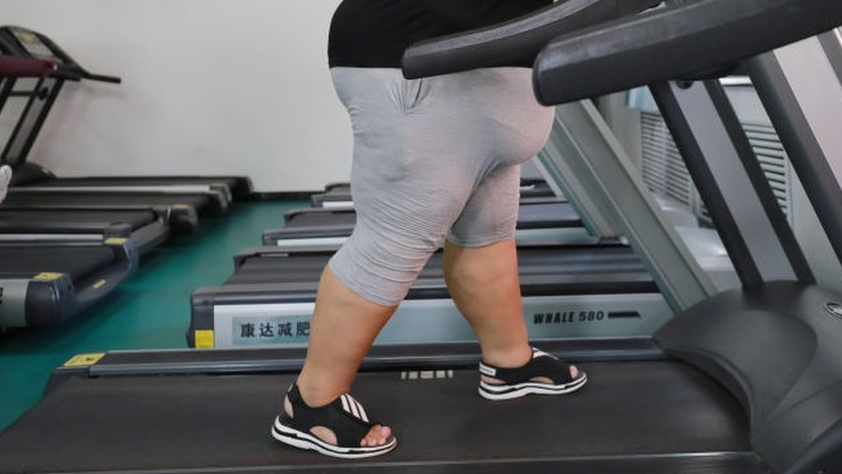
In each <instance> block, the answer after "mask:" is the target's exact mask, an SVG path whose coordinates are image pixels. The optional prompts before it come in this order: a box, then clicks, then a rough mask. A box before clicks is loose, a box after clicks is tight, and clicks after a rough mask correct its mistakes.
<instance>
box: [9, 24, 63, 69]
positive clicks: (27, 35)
mask: <svg viewBox="0 0 842 474" xmlns="http://www.w3.org/2000/svg"><path fill="white" fill-rule="evenodd" d="M9 32H10V33H11V35H12V36H13V37H14V39H15V40H17V43H18V45H19V46H20V47H21V48H23V49H24V50H25V51H26V52H27V53H28V54H29V55H30V56H31V57H33V58H35V59H45V60H47V61H51V62H54V63H59V64H61V63H64V62H65V58H60V57H58V56H57V55H56V54H55V53H53V50H52V49H50V47H49V46H47V45H46V44H45V43H44V41H42V40H41V37H40V36H38V34H37V33H35V32H32V31H29V30H27V29H25V28H20V27H17V26H11V27H9Z"/></svg>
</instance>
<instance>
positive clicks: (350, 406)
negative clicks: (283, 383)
mask: <svg viewBox="0 0 842 474" xmlns="http://www.w3.org/2000/svg"><path fill="white" fill-rule="evenodd" d="M272 436H273V437H274V438H275V439H277V440H278V441H280V442H282V443H285V444H288V445H290V446H295V447H297V448H302V449H311V450H314V451H317V452H320V453H322V454H325V455H327V456H333V457H340V458H365V457H372V456H379V455H381V454H386V453H387V452H389V451H391V450H392V449H394V448H395V446H397V440H396V439H395V437H394V436H392V431H391V429H390V428H389V427H387V426H383V425H381V424H379V423H372V422H370V421H369V419H368V415H367V413H366V411H365V409H364V408H363V406H362V405H361V404H360V403H359V402H357V401H356V400H355V399H354V398H353V397H351V395H348V394H344V395H342V396H340V397H339V398H337V399H336V400H334V401H333V402H331V403H329V404H327V405H324V406H321V407H317V408H313V407H310V406H309V405H307V403H306V402H305V401H304V399H303V398H302V397H301V393H300V392H299V390H298V387H297V386H295V385H293V386H292V387H291V388H290V391H289V393H287V396H286V398H285V399H284V411H283V414H282V415H280V416H279V417H278V418H276V419H275V424H274V426H273V428H272Z"/></svg>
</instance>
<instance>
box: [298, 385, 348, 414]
mask: <svg viewBox="0 0 842 474" xmlns="http://www.w3.org/2000/svg"><path fill="white" fill-rule="evenodd" d="M296 385H298V392H299V393H300V394H301V401H302V402H304V404H305V405H307V406H308V407H310V408H319V407H323V406H325V405H329V404H331V403H333V401H334V400H336V399H337V398H339V397H340V396H341V395H342V394H344V393H348V390H347V389H346V390H343V389H340V388H335V387H326V386H325V385H322V384H314V383H308V382H307V381H302V380H301V379H300V378H299V379H298V381H297V382H296Z"/></svg>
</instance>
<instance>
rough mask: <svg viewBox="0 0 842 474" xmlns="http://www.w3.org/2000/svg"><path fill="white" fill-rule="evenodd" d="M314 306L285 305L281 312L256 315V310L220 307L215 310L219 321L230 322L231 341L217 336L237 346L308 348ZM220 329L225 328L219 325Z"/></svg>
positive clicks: (252, 308) (306, 304)
mask: <svg viewBox="0 0 842 474" xmlns="http://www.w3.org/2000/svg"><path fill="white" fill-rule="evenodd" d="M314 306H315V305H313V304H312V303H305V304H290V305H285V306H284V307H283V310H281V311H278V310H277V307H275V311H266V312H263V311H259V310H258V311H255V309H256V308H254V307H250V308H248V307H247V308H242V307H239V306H220V307H217V308H215V309H214V319H215V320H216V321H220V320H225V319H228V320H229V321H230V326H228V329H230V331H231V332H230V334H229V335H228V336H229V337H225V336H226V335H225V334H224V333H220V334H217V338H218V339H219V340H223V341H224V340H226V339H227V340H230V341H231V344H232V345H233V346H264V345H272V344H283V345H288V344H306V343H307V340H308V339H309V338H310V319H311V318H312V315H313V309H314ZM215 326H216V327H217V328H222V327H225V323H223V325H217V324H215Z"/></svg>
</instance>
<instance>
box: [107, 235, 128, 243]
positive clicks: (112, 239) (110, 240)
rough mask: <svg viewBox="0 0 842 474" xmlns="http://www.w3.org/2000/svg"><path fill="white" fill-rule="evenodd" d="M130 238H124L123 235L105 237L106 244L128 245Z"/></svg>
mask: <svg viewBox="0 0 842 474" xmlns="http://www.w3.org/2000/svg"><path fill="white" fill-rule="evenodd" d="M128 241H129V239H124V238H123V237H109V238H107V239H105V245H126V242H128Z"/></svg>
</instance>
